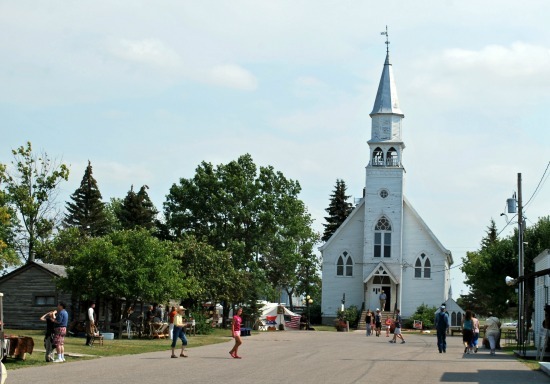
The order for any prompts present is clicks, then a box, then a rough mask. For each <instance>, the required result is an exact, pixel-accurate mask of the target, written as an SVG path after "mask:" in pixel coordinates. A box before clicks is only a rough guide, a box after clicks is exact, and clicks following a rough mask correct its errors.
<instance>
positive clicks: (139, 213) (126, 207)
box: [117, 185, 158, 229]
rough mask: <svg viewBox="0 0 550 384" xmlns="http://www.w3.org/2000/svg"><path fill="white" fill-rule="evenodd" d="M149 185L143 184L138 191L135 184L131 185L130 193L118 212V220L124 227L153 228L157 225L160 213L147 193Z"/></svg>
mask: <svg viewBox="0 0 550 384" xmlns="http://www.w3.org/2000/svg"><path fill="white" fill-rule="evenodd" d="M147 189H149V187H148V186H147V185H144V186H142V187H141V188H140V189H139V191H138V193H135V192H134V186H133V185H132V186H131V187H130V190H129V191H128V194H127V195H126V197H125V198H124V201H123V202H122V206H121V207H120V210H118V212H117V217H118V220H119V221H120V224H121V225H122V228H124V229H134V228H137V227H141V228H145V229H152V228H153V227H154V226H155V217H156V215H157V213H158V211H157V210H156V208H155V206H154V205H153V203H152V202H151V199H149V195H148V194H147Z"/></svg>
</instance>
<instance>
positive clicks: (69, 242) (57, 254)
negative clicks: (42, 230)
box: [36, 227, 89, 265]
mask: <svg viewBox="0 0 550 384" xmlns="http://www.w3.org/2000/svg"><path fill="white" fill-rule="evenodd" d="M88 239H89V237H88V236H82V232H81V231H80V229H79V228H77V227H68V228H63V229H61V230H59V231H57V233H56V234H55V236H53V237H52V238H50V239H47V240H46V241H44V242H42V243H40V244H39V245H38V246H37V249H36V258H37V259H40V260H42V261H43V262H44V263H51V264H59V265H66V264H68V263H69V262H70V260H71V257H72V256H73V254H74V253H75V252H77V251H78V250H79V249H80V248H81V247H83V246H84V244H85V243H86V242H87V241H88Z"/></svg>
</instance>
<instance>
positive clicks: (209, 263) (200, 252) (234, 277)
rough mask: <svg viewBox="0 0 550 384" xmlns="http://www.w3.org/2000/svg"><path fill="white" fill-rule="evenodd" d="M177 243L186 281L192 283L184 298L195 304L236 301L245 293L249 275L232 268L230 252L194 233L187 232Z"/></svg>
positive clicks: (177, 256)
mask: <svg viewBox="0 0 550 384" xmlns="http://www.w3.org/2000/svg"><path fill="white" fill-rule="evenodd" d="M174 244H175V247H176V253H175V257H176V259H178V260H179V261H180V262H181V271H182V274H183V275H184V276H185V282H186V285H187V286H189V287H193V290H192V291H189V294H188V296H187V297H183V298H184V299H186V300H190V301H194V302H195V304H196V303H202V302H206V301H212V302H220V301H233V300H239V298H242V297H243V296H242V293H243V292H244V291H245V289H246V285H247V284H246V282H247V278H246V275H245V274H244V273H243V272H239V271H236V270H235V268H233V264H232V263H231V258H230V255H229V253H227V252H225V251H217V250H215V249H214V248H213V247H212V246H210V245H208V244H206V243H204V242H199V241H197V239H196V238H195V237H193V236H184V237H183V238H182V239H181V240H179V241H178V242H176V243H174Z"/></svg>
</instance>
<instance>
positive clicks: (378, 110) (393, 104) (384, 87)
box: [370, 26, 405, 117]
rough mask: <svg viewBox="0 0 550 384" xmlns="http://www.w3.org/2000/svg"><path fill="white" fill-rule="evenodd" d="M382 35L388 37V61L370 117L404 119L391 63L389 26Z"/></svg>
mask: <svg viewBox="0 0 550 384" xmlns="http://www.w3.org/2000/svg"><path fill="white" fill-rule="evenodd" d="M381 34H382V35H385V36H386V42H385V44H386V60H385V62H384V69H383V70H382V76H381V77H380V84H379V85H378V92H377V93H376V99H375V100H374V107H373V108H372V112H371V113H370V115H371V117H372V116H373V115H376V114H395V115H399V116H401V117H404V116H405V115H404V114H403V112H402V111H401V108H400V107H399V99H398V98H397V87H396V86H395V80H394V76H393V70H392V65H391V63H390V41H389V40H388V27H387V26H386V31H385V32H381Z"/></svg>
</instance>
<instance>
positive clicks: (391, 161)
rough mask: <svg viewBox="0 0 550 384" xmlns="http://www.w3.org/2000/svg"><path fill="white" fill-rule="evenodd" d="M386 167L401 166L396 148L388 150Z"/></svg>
mask: <svg viewBox="0 0 550 384" xmlns="http://www.w3.org/2000/svg"><path fill="white" fill-rule="evenodd" d="M386 165H387V166H389V167H397V166H398V165H399V160H398V158H397V151H396V150H395V148H394V147H391V148H390V149H388V152H387V154H386Z"/></svg>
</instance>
